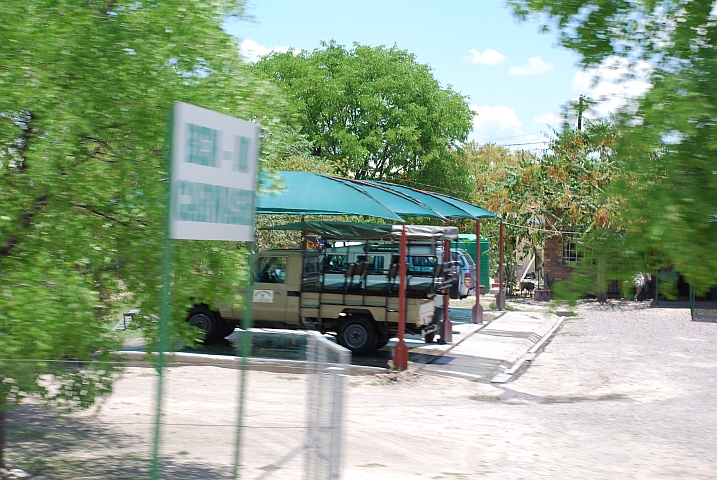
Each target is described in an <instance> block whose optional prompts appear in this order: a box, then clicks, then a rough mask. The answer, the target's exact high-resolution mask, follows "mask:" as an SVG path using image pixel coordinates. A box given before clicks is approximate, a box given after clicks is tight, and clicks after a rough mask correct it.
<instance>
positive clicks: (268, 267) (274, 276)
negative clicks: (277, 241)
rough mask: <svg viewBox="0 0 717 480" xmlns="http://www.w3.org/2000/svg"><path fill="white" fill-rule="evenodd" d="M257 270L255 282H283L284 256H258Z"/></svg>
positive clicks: (284, 270)
mask: <svg viewBox="0 0 717 480" xmlns="http://www.w3.org/2000/svg"><path fill="white" fill-rule="evenodd" d="M257 272H258V273H257V276H256V281H257V282H263V283H284V282H285V281H286V257H262V258H260V259H259V265H258V268H257Z"/></svg>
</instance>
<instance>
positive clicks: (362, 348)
mask: <svg viewBox="0 0 717 480" xmlns="http://www.w3.org/2000/svg"><path fill="white" fill-rule="evenodd" d="M336 339H337V341H338V343H339V345H341V346H342V347H344V348H347V349H349V350H351V352H352V353H354V354H356V355H363V354H365V353H368V352H372V351H374V350H376V345H377V343H378V342H377V340H378V332H377V331H376V326H375V325H374V323H373V321H371V320H369V319H368V318H366V317H363V316H361V315H351V316H350V317H348V318H347V319H346V320H344V321H343V322H342V323H341V326H340V328H339V332H338V335H337V337H336Z"/></svg>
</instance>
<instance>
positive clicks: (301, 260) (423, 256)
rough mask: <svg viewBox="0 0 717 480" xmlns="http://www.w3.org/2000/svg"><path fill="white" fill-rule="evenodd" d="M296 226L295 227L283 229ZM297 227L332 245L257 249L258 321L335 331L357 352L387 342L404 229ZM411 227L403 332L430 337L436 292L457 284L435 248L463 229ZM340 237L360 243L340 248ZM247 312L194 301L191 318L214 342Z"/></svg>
mask: <svg viewBox="0 0 717 480" xmlns="http://www.w3.org/2000/svg"><path fill="white" fill-rule="evenodd" d="M292 225H297V224H291V225H286V226H283V227H284V228H287V229H290V228H291V226H292ZM349 226H350V228H349ZM357 226H360V227H357ZM273 228H280V227H273ZM299 228H301V229H303V230H304V232H307V233H314V234H318V235H321V237H322V239H323V240H324V241H331V242H334V243H333V246H330V247H327V248H325V249H323V250H322V251H321V252H319V251H317V250H310V249H286V250H267V251H264V252H261V253H259V254H257V255H256V258H255V262H256V264H255V270H254V271H255V272H256V276H255V282H254V285H253V298H252V302H253V303H252V305H253V318H254V325H255V326H257V327H263V328H282V329H308V330H318V331H320V332H322V333H333V334H335V335H336V338H337V341H338V343H339V344H340V345H342V346H344V347H346V348H348V349H349V350H351V351H352V352H354V353H356V354H363V353H368V352H371V351H373V350H376V349H379V348H381V347H383V346H384V345H386V343H387V342H388V341H389V339H390V338H392V337H393V336H394V335H395V334H396V332H397V330H398V319H399V312H398V307H399V295H398V294H399V291H398V290H399V278H398V273H399V254H398V238H399V235H400V229H401V226H397V225H373V224H342V223H338V222H302V223H301V224H298V226H295V227H294V229H299ZM406 231H407V239H408V248H407V255H406V257H407V262H406V264H407V272H406V321H405V331H406V332H408V333H412V334H417V335H422V336H426V337H428V338H432V337H433V335H435V332H436V331H437V329H438V325H437V323H436V322H434V301H433V297H434V296H435V295H436V294H440V293H445V292H447V291H448V290H449V289H450V288H451V287H452V286H453V284H454V283H455V282H456V281H457V279H456V277H455V275H454V272H455V269H454V268H453V266H452V265H451V264H444V263H443V262H442V260H441V258H440V256H437V254H436V252H437V248H436V247H437V246H438V245H442V243H443V240H450V239H455V238H457V234H458V229H457V228H456V227H428V226H422V225H421V226H406ZM358 240H361V243H360V244H359V245H356V244H355V243H356V242H357V241H358ZM342 241H343V242H351V243H354V244H353V245H350V244H349V245H345V246H337V245H339V243H341V242H342ZM361 252H363V253H361ZM439 252H442V249H441V250H439ZM446 267H447V268H446ZM243 315H244V311H243V310H238V309H234V308H231V307H227V306H221V305H220V306H218V307H217V308H216V309H210V308H209V307H208V306H206V305H195V307H194V308H193V309H192V310H191V312H190V314H189V317H188V319H187V320H188V322H189V323H190V324H191V325H194V326H197V327H199V328H202V329H203V330H205V332H206V338H208V339H210V338H212V337H220V336H226V335H228V334H229V333H231V332H233V331H234V328H235V327H236V326H237V324H238V323H239V322H240V321H241V320H242V316H243Z"/></svg>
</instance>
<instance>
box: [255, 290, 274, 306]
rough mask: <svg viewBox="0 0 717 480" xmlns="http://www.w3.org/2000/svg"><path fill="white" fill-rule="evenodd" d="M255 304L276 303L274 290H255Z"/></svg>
mask: <svg viewBox="0 0 717 480" xmlns="http://www.w3.org/2000/svg"><path fill="white" fill-rule="evenodd" d="M252 301H253V302H254V303H274V290H254V297H253V299H252Z"/></svg>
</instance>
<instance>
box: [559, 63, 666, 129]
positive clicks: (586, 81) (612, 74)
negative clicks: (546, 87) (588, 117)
mask: <svg viewBox="0 0 717 480" xmlns="http://www.w3.org/2000/svg"><path fill="white" fill-rule="evenodd" d="M650 70H651V69H650V66H649V64H647V62H637V63H635V64H632V65H631V64H630V62H629V61H628V60H626V59H624V58H620V57H616V56H613V57H608V58H606V59H605V60H603V61H602V63H601V64H600V65H598V66H597V67H591V68H588V69H584V70H580V71H579V72H577V73H576V74H575V77H574V78H573V85H572V90H573V92H575V93H576V94H582V95H585V96H586V97H588V98H589V99H590V100H592V101H594V102H597V105H594V106H593V107H592V111H593V112H594V114H597V115H598V116H600V117H605V116H607V115H609V114H611V113H615V112H617V111H618V110H620V109H621V108H623V107H625V106H627V105H628V104H629V103H630V102H631V100H633V99H635V98H637V97H640V96H641V95H643V94H644V93H645V92H647V91H648V90H649V89H650V88H651V87H652V85H651V84H650V83H649V81H648V80H649V77H650ZM575 100H576V101H577V97H576V98H575Z"/></svg>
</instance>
